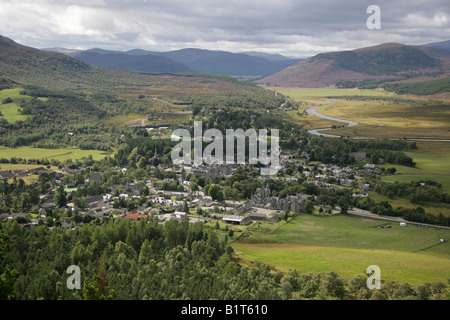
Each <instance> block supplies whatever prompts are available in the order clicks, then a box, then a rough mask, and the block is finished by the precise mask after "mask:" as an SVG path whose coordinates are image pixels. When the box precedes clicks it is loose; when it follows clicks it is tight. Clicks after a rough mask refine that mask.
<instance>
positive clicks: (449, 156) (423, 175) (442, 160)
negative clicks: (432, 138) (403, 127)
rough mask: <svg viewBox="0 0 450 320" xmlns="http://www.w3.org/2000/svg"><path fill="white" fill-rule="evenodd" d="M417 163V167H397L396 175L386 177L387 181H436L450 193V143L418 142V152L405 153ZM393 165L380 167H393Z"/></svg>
mask: <svg viewBox="0 0 450 320" xmlns="http://www.w3.org/2000/svg"><path fill="white" fill-rule="evenodd" d="M405 153H406V154H407V155H408V156H410V157H412V158H413V160H414V161H415V162H416V163H417V164H416V167H414V168H412V167H407V166H401V165H395V167H396V168H397V173H398V174H395V175H390V176H384V177H383V179H384V180H387V181H392V182H394V181H398V182H409V181H420V180H426V179H429V180H434V181H436V182H439V183H440V184H442V190H443V191H444V192H447V193H450V167H449V165H448V164H449V163H450V143H449V142H417V150H415V151H409V152H405ZM392 166H393V165H391V164H385V165H380V167H386V168H388V167H392Z"/></svg>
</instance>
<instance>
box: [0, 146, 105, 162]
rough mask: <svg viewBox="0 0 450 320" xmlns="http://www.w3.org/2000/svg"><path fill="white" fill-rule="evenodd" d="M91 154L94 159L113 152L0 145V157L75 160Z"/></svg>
mask: <svg viewBox="0 0 450 320" xmlns="http://www.w3.org/2000/svg"><path fill="white" fill-rule="evenodd" d="M89 155H92V158H93V159H94V160H100V159H103V158H104V157H106V156H112V155H113V153H110V152H105V151H99V150H81V149H76V148H58V149H45V148H33V147H19V148H7V147H1V146H0V158H5V159H10V158H22V159H47V160H52V159H55V160H59V161H64V160H68V159H71V160H77V159H82V158H84V157H87V156H89Z"/></svg>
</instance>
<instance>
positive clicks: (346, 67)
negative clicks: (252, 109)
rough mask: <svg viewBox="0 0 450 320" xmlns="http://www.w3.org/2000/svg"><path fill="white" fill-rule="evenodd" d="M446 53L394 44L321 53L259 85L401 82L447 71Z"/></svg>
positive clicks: (302, 85) (308, 85)
mask: <svg viewBox="0 0 450 320" xmlns="http://www.w3.org/2000/svg"><path fill="white" fill-rule="evenodd" d="M449 61H450V52H449V53H448V54H447V53H446V52H445V51H444V50H441V49H438V48H431V49H423V48H422V47H415V46H407V45H402V44H397V43H388V44H382V45H378V46H373V47H367V48H361V49H356V50H351V51H339V52H328V53H321V54H318V55H316V56H314V57H311V58H308V59H306V60H303V61H301V62H299V63H297V64H295V65H292V66H290V67H288V68H286V69H284V70H282V71H280V72H278V73H275V74H273V75H270V76H268V77H265V78H263V79H261V80H260V81H259V82H260V83H264V84H268V85H273V86H298V87H324V86H333V85H336V83H339V82H343V81H382V80H388V79H399V80H400V79H403V78H405V77H408V78H410V77H415V76H419V75H423V74H430V73H442V72H445V71H448V70H450V67H449V64H448V62H449Z"/></svg>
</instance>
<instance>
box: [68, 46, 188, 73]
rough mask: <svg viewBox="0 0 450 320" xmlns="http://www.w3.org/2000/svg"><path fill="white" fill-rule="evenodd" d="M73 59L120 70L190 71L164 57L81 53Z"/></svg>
mask: <svg viewBox="0 0 450 320" xmlns="http://www.w3.org/2000/svg"><path fill="white" fill-rule="evenodd" d="M74 57H75V58H77V59H79V60H81V61H84V62H86V63H88V64H91V65H95V66H100V67H105V68H114V69H122V70H132V71H142V72H153V73H179V72H189V71H192V70H190V69H189V68H188V67H186V66H184V65H182V64H180V63H178V62H175V61H173V60H171V59H168V58H166V57H162V56H157V55H152V54H145V55H130V54H126V53H120V52H118V53H99V52H93V51H83V52H80V53H77V54H75V55H74Z"/></svg>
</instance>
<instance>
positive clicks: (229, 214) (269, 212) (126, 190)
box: [0, 152, 381, 227]
mask: <svg viewBox="0 0 450 320" xmlns="http://www.w3.org/2000/svg"><path fill="white" fill-rule="evenodd" d="M292 161H294V159H293V155H292V154H291V153H289V152H288V153H282V155H281V162H280V165H281V168H282V170H283V168H285V167H286V165H288V164H290V163H292ZM237 167H239V165H210V166H200V167H184V170H185V172H186V173H192V174H194V175H197V176H203V177H204V178H205V180H207V179H213V178H215V177H220V176H222V177H225V178H226V177H229V176H231V175H233V173H234V171H235V170H236V168H237ZM245 167H246V168H247V169H249V166H245ZM317 167H318V169H319V170H320V172H321V174H317V172H313V170H312V168H310V167H305V168H304V171H303V172H301V173H300V172H296V173H294V174H293V175H291V176H288V177H277V176H259V177H258V179H259V180H260V181H261V182H263V184H265V185H266V186H265V187H263V188H259V189H257V190H256V192H255V194H254V195H253V197H252V198H251V199H248V200H247V201H229V200H224V201H220V202H218V201H213V199H212V198H211V197H209V196H206V195H204V194H203V192H202V189H201V188H200V191H195V192H192V191H188V190H189V188H188V185H189V181H182V179H181V171H182V168H179V167H171V166H168V165H160V166H159V169H160V170H164V171H174V172H175V173H178V174H177V177H179V178H178V179H179V180H180V183H182V184H183V185H184V187H185V191H184V192H175V191H164V190H157V189H156V188H155V187H154V184H153V181H152V180H146V181H145V182H133V183H127V184H126V185H125V186H118V185H117V186H116V185H113V186H112V187H111V192H110V193H105V194H101V195H97V196H92V197H87V198H86V199H85V202H86V205H87V208H86V209H84V210H82V211H81V212H80V213H81V215H90V216H92V217H102V216H105V215H106V216H110V215H111V214H112V215H113V216H115V217H118V218H124V219H131V220H140V219H149V217H150V215H152V214H154V215H156V216H157V217H158V221H159V222H162V223H163V222H165V221H167V220H170V219H176V220H178V221H183V220H185V219H188V220H189V222H198V221H210V219H221V220H223V221H225V222H229V223H233V224H240V225H247V224H250V223H251V222H252V221H253V220H271V221H279V220H281V219H282V217H283V212H284V211H285V210H289V211H290V212H293V213H297V212H301V211H302V210H303V209H304V206H305V202H306V201H307V200H308V199H309V197H311V196H307V195H304V194H296V195H288V196H287V197H285V198H280V197H277V196H272V194H271V191H270V189H269V187H268V184H267V183H265V182H267V181H268V180H269V179H285V180H287V181H296V180H297V179H298V178H299V177H300V176H301V175H304V176H305V177H306V178H307V182H309V183H313V184H316V185H318V186H322V187H325V188H338V187H342V185H350V184H352V183H353V181H358V180H359V179H360V178H361V177H362V176H364V175H365V174H379V173H380V172H381V170H380V169H379V168H378V167H376V166H375V165H371V164H368V165H365V166H364V168H362V169H359V170H355V169H353V168H350V167H339V166H336V165H326V164H318V165H317ZM250 170H251V168H250ZM42 172H48V170H47V169H46V168H43V167H41V168H37V169H32V170H17V171H0V179H11V178H14V177H16V178H18V177H24V176H27V175H32V174H39V173H42ZM57 172H58V173H60V174H63V175H64V174H72V173H74V170H73V169H65V170H64V169H63V170H57ZM331 177H332V178H334V179H335V180H336V181H337V180H339V182H340V185H341V186H336V185H332V184H330V183H328V182H326V181H327V180H328V179H329V178H331ZM349 177H352V179H350V178H349ZM94 182H96V183H97V184H98V185H101V183H102V181H101V173H94V174H92V175H91V176H90V177H89V178H88V179H86V180H85V185H86V186H89V185H91V184H93V183H94ZM61 183H62V181H61V180H54V181H51V182H50V184H51V186H52V187H53V188H54V189H56V188H57V187H58V186H59V185H60V184H61ZM146 186H147V187H148V189H149V190H150V193H149V195H148V196H147V201H146V204H145V205H143V206H141V207H138V208H137V209H136V210H133V211H132V212H129V211H128V210H127V209H123V208H122V209H117V208H113V201H114V199H115V198H116V197H114V196H113V194H114V191H115V190H116V189H117V188H121V190H122V191H121V193H120V194H119V196H118V197H123V198H139V197H141V195H142V193H143V191H144V189H145V187H146ZM65 188H66V190H67V191H68V192H70V189H72V190H74V189H75V188H76V186H75V185H67V186H65ZM369 188H370V185H368V184H364V183H359V185H358V189H359V190H360V191H359V192H355V193H354V194H353V196H355V197H365V196H367V191H368V190H369ZM148 202H152V204H153V205H152V206H147V203H148ZM157 204H159V205H157ZM185 204H187V205H188V206H189V207H190V208H201V209H202V210H206V211H207V212H210V213H211V214H210V215H208V217H204V216H197V215H191V214H187V213H186V212H184V211H183V207H184V206H185ZM38 207H39V216H38V217H37V218H32V217H31V215H29V214H28V213H12V214H5V213H4V214H1V215H0V218H2V219H14V218H17V217H24V218H25V219H27V220H28V221H29V222H28V223H26V224H24V226H27V227H29V226H34V225H36V224H38V220H39V219H42V218H44V219H45V214H46V212H47V211H48V210H54V209H55V208H56V204H55V194H54V193H48V194H43V195H41V201H40V203H39V205H38ZM163 208H164V209H163ZM62 209H63V210H74V204H73V203H68V204H67V207H66V208H62ZM167 212H170V213H167ZM61 225H62V226H63V227H73V225H74V222H73V220H72V219H69V220H65V221H62V222H61Z"/></svg>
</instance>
